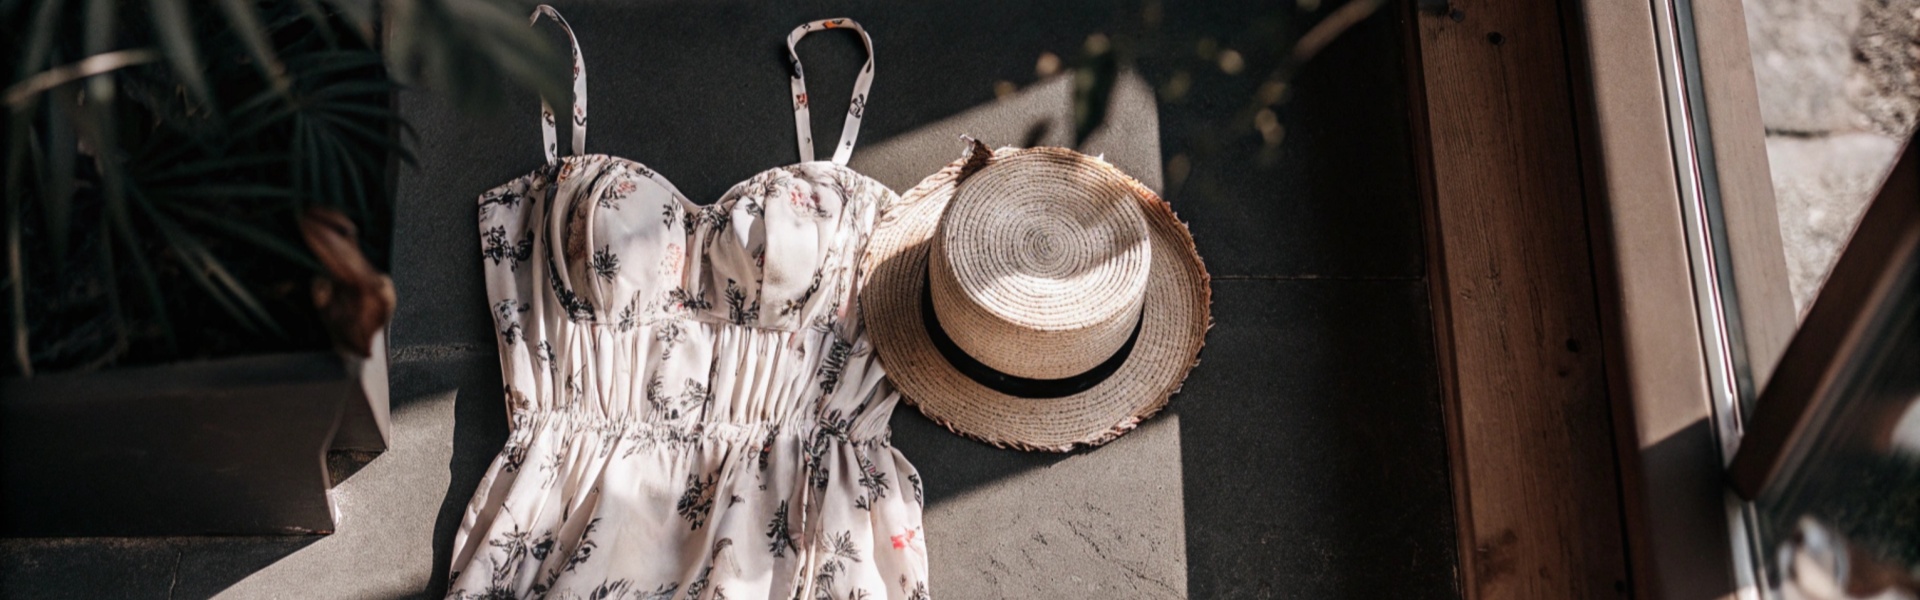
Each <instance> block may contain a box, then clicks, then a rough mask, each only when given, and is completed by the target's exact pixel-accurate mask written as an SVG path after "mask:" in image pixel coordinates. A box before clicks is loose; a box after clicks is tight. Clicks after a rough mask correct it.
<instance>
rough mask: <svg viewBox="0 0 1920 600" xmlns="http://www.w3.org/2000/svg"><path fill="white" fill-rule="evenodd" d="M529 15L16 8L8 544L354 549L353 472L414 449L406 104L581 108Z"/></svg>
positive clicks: (1, 416) (258, 5)
mask: <svg viewBox="0 0 1920 600" xmlns="http://www.w3.org/2000/svg"><path fill="white" fill-rule="evenodd" d="M523 8H524V7H521V6H519V5H518V4H517V3H513V2H509V1H506V0H385V1H383V2H380V3H377V4H375V3H372V2H370V1H366V0H361V1H355V0H280V1H276V0H221V1H220V2H214V3H201V2H191V1H190V0H142V1H127V0H120V1H116V0H71V1H63V0H37V1H35V0H29V1H25V2H3V1H0V22H4V23H5V25H0V29H4V30H6V32H7V33H6V35H4V36H0V39H4V40H6V41H4V42H0V45H4V46H6V49H7V50H9V51H10V52H9V53H7V54H5V56H10V57H17V59H16V61H17V62H16V63H15V64H12V65H6V67H11V68H13V72H12V77H11V78H10V79H9V81H8V85H7V87H6V89H5V94H4V103H5V106H6V108H7V115H6V119H7V120H6V129H5V135H4V137H5V139H4V141H0V152H4V155H0V158H3V159H4V160H0V162H4V168H5V171H4V172H5V178H6V180H5V183H6V186H5V188H6V189H5V202H6V203H5V214H4V219H5V220H4V231H3V232H0V240H4V248H3V249H0V251H3V252H4V256H0V269H3V271H0V306H5V307H6V309H5V312H4V313H0V315H4V317H3V318H0V320H4V321H5V324H4V325H0V331H5V332H6V338H5V340H6V343H5V344H4V345H3V347H4V350H0V356H4V359H5V360H4V361H0V374H4V378H0V466H3V467H4V472H3V473H0V476H4V477H5V481H6V485H5V486H4V487H3V488H0V490H3V491H0V534H4V535H159V534H205V533H229V534H252V533H324V532H328V531H331V529H332V523H333V519H332V514H331V510H330V505H329V503H328V499H327V495H326V490H327V487H328V475H327V471H326V466H325V463H326V453H327V451H328V450H329V449H336V450H358V451H371V452H377V451H380V450H383V449H384V448H385V447H386V442H387V439H388V435H389V433H388V428H387V397H386V395H387V382H386V352H385V344H384V340H383V338H384V334H383V331H384V329H385V326H386V323H387V321H388V319H389V317H390V316H391V314H392V310H393V304H394V298H393V288H392V285H391V283H390V282H389V281H388V280H387V278H386V276H385V275H384V274H382V272H383V271H384V270H385V268H386V264H387V255H388V248H389V239H390V236H391V232H392V223H391V220H392V203H391V191H390V190H391V189H392V186H391V181H392V177H393V175H394V173H395V171H396V168H397V164H398V163H403V162H411V160H412V157H411V155H410V154H409V153H408V152H407V150H406V148H405V146H404V144H403V143H402V140H403V137H402V134H403V133H404V132H406V130H407V126H406V124H405V123H404V122H403V121H402V120H401V119H400V117H399V115H398V114H397V113H396V112H395V111H394V110H393V108H392V106H391V104H392V98H393V93H394V92H395V91H396V90H397V89H399V88H401V87H402V86H404V85H413V84H419V85H423V86H424V87H429V88H434V89H436V90H437V91H441V92H445V93H448V94H452V95H453V96H454V97H456V98H463V99H466V100H467V102H466V103H465V104H466V105H468V106H471V105H473V103H474V102H479V101H483V100H485V99H487V98H492V97H494V96H493V95H492V94H488V93H482V91H483V90H484V89H486V88H488V87H492V86H496V85H498V83H499V81H500V80H501V79H502V76H503V75H504V76H505V77H506V78H509V79H512V80H515V81H518V82H521V83H524V84H527V85H531V86H534V87H535V88H537V89H539V90H540V91H542V92H546V93H549V94H550V95H554V96H556V97H558V96H560V95H563V94H564V93H565V92H564V90H565V88H564V85H563V82H562V81H561V78H559V77H557V76H555V74H560V73H564V72H565V71H564V70H563V69H564V67H559V66H558V65H562V64H564V63H563V62H562V61H563V60H564V59H563V57H562V56H560V55H559V53H558V52H555V51H554V49H553V47H552V46H551V45H549V44H547V43H546V41H545V40H543V39H542V38H540V37H539V36H538V35H536V34H534V33H533V32H532V31H531V30H529V29H528V28H527V26H526V22H525V14H526V12H525V11H524V10H523ZM0 68H4V67H0Z"/></svg>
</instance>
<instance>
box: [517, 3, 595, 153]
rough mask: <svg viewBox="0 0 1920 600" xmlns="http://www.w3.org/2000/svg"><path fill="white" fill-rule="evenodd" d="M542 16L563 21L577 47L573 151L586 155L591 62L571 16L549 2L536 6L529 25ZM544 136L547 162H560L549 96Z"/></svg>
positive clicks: (562, 26) (544, 102)
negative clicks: (569, 22)
mask: <svg viewBox="0 0 1920 600" xmlns="http://www.w3.org/2000/svg"><path fill="white" fill-rule="evenodd" d="M540 15H546V16H547V17H548V18H550V19H553V21H554V22H555V23H559V24H560V29H562V30H564V31H566V32H567V43H568V44H570V45H572V46H573V153H574V154H575V155H580V154H586V153H587V64H586V62H585V61H584V60H582V59H581V57H580V40H579V39H578V38H575V37H573V27H572V26H569V25H567V19H566V18H565V17H561V16H560V11H557V10H554V9H553V7H552V6H548V5H545V4H542V5H540V6H537V7H534V9H533V16H532V17H529V18H528V19H527V25H529V26H531V25H536V24H539V23H540ZM540 137H541V139H542V141H544V142H545V143H546V145H545V146H544V148H545V149H546V151H547V164H553V163H554V162H556V161H558V160H559V157H558V156H557V155H558V153H559V152H558V151H559V148H560V146H559V145H558V144H557V143H556V142H554V133H553V107H552V106H551V105H548V104H547V98H546V97H545V96H541V97H540Z"/></svg>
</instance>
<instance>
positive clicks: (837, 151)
mask: <svg viewBox="0 0 1920 600" xmlns="http://www.w3.org/2000/svg"><path fill="white" fill-rule="evenodd" d="M828 29H851V30H853V32H854V33H858V34H860V43H862V44H865V45H866V47H867V65H866V66H864V67H861V68H860V77H859V78H858V79H855V80H854V82H853V102H852V104H849V105H848V107H847V120H846V123H845V124H844V125H842V126H841V127H840V144H839V146H837V147H835V148H834V150H833V162H835V163H838V164H843V165H844V164H847V159H849V158H853V141H854V138H856V137H859V135H860V119H861V117H864V116H866V113H867V90H868V89H869V88H872V87H873V38H870V37H867V30H866V29H865V28H862V27H861V26H860V24H859V23H856V22H854V20H853V19H822V20H819V21H814V22H812V23H805V24H802V25H801V26H799V27H795V28H794V29H793V33H789V34H787V59H788V60H790V61H791V62H792V64H793V122H794V126H795V127H796V128H798V129H799V133H800V162H811V161H812V160H813V121H812V117H811V113H809V112H808V111H807V105H808V102H807V76H806V73H805V72H804V71H802V70H801V69H800V54H799V53H798V52H795V51H794V46H795V45H796V44H798V43H799V42H800V38H803V37H807V34H809V33H813V32H815V31H824V30H828Z"/></svg>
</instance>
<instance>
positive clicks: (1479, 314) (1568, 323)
mask: <svg viewBox="0 0 1920 600" xmlns="http://www.w3.org/2000/svg"><path fill="white" fill-rule="evenodd" d="M1560 11H1561V7H1560V6H1558V5H1557V4H1556V3H1552V2H1489V1H1485V0H1456V1H1454V2H1453V3H1452V4H1451V6H1450V7H1449V8H1448V9H1447V12H1446V13H1445V14H1433V13H1421V14H1419V15H1418V16H1417V17H1416V19H1417V23H1416V25H1415V28H1416V30H1417V37H1418V40H1417V42H1416V43H1417V51H1418V56H1417V57H1416V58H1415V61H1414V63H1413V65H1412V67H1413V69H1414V71H1415V73H1414V78H1415V79H1416V80H1417V81H1416V82H1415V89H1416V90H1419V91H1420V93H1423V94H1424V106H1425V109H1426V110H1425V114H1424V115H1416V117H1423V118H1424V120H1425V123H1424V127H1423V131H1422V132H1421V135H1424V138H1425V142H1426V146H1425V149H1426V150H1427V151H1428V152H1429V155H1428V157H1427V161H1426V164H1424V165H1423V166H1424V167H1425V168H1426V170H1427V173H1425V175H1426V177H1427V179H1428V182H1429V184H1430V186H1431V187H1430V188H1429V189H1428V190H1427V191H1428V194H1429V198H1428V202H1427V206H1428V210H1427V215H1426V216H1427V222H1428V231H1429V235H1430V239H1429V246H1430V248H1431V252H1430V253H1429V257H1430V260H1429V267H1428V269H1429V274H1430V280H1431V282H1432V286H1431V288H1432V290H1433V306H1434V312H1435V319H1434V321H1435V324H1436V327H1437V328H1438V331H1437V335H1436V339H1437V340H1438V344H1439V345H1440V347H1439V348H1438V352H1439V355H1440V356H1441V357H1442V359H1441V361H1442V368H1443V378H1444V379H1445V381H1443V385H1444V386H1445V389H1446V393H1447V401H1448V403H1449V405H1450V406H1449V417H1450V419H1451V422H1450V423H1449V428H1450V430H1451V431H1450V433H1451V436H1452V438H1453V440H1452V444H1453V450H1454V457H1453V458H1454V464H1455V470H1454V482H1455V483H1454V485H1455V492H1456V493H1455V496H1456V509H1457V512H1458V514H1459V531H1460V535H1461V555H1460V562H1461V581H1462V584H1463V587H1464V590H1463V591H1464V593H1465V595H1466V597H1468V598H1479V599H1492V598H1524V599H1532V598H1602V597H1606V598H1611V597H1617V596H1620V595H1623V594H1625V593H1626V592H1627V591H1628V590H1629V589H1630V583H1629V581H1628V575H1627V573H1628V569H1627V557H1626V550H1625V544H1624V542H1623V541H1622V533H1621V532H1622V517H1621V500H1620V498H1621V492H1620V488H1619V483H1618V480H1617V478H1616V473H1617V469H1616V466H1615V458H1614V446H1613V444H1614V434H1613V424H1612V415H1611V409H1610V405H1609V402H1608V396H1607V387H1606V372H1605V369H1604V365H1603V363H1602V358H1601V357H1602V352H1601V348H1602V343H1601V342H1602V340H1601V337H1600V333H1599V324H1598V316H1597V312H1598V309H1597V301H1596V297H1595V292H1594V289H1595V287H1594V286H1595V284H1594V272H1593V262H1592V255H1591V250H1590V248H1589V245H1588V240H1587V226H1586V215H1587V209H1586V204H1585V202H1586V200H1585V193H1586V188H1585V186H1584V184H1583V182H1582V179H1581V157H1580V151H1581V147H1580V143H1579V140H1578V138H1577V137H1576V135H1575V131H1576V129H1575V122H1576V118H1575V116H1576V113H1575V109H1576V106H1575V104H1574V102H1573V97H1572V93H1573V91H1572V89H1571V84H1570V70H1569V65H1568V51H1567V50H1568V49H1567V41H1566V39H1565V38H1564V37H1563V35H1562V32H1561V24H1562V15H1561V12H1560ZM1416 100H1418V98H1416ZM1416 105H1419V104H1416Z"/></svg>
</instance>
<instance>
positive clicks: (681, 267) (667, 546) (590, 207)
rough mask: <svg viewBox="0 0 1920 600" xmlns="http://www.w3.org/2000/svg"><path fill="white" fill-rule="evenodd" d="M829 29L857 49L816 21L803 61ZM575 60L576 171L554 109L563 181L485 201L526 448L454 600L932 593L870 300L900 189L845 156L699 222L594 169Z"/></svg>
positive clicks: (492, 269)
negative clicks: (869, 243)
mask: <svg viewBox="0 0 1920 600" xmlns="http://www.w3.org/2000/svg"><path fill="white" fill-rule="evenodd" d="M542 14H544V15H547V16H550V17H552V18H554V19H555V20H556V21H560V23H561V25H562V26H563V27H564V26H565V22H564V21H561V20H560V18H559V15H558V14H557V13H555V12H553V11H552V9H551V8H548V7H544V6H543V7H541V8H540V9H539V11H537V12H536V13H535V19H538V17H539V16H540V15H542ZM829 24H831V26H832V27H847V28H849V29H853V30H855V31H859V29H858V26H857V25H854V24H853V23H852V22H851V21H845V20H840V21H837V22H835V21H822V22H815V23H810V24H808V25H805V26H802V27H801V28H800V29H799V30H796V31H795V32H794V34H793V35H791V36H789V49H791V47H792V42H793V41H797V40H798V39H799V37H800V36H802V35H805V33H806V32H808V31H812V30H817V29H822V28H828V27H829ZM569 35H571V31H569ZM861 37H862V38H863V39H864V38H865V33H864V32H861ZM869 48H871V43H870V42H869ZM574 61H575V62H574V71H575V84H574V86H575V94H574V95H575V106H574V119H573V122H574V123H573V126H574V137H573V150H574V155H573V156H568V157H565V158H555V157H554V153H555V152H554V151H555V148H554V144H553V137H554V135H553V119H552V116H551V115H552V112H551V110H550V109H545V110H543V113H544V131H545V135H546V140H547V154H548V157H549V160H550V164H549V165H548V166H547V167H545V168H542V169H540V170H538V171H535V172H533V173H531V174H528V175H526V176H523V177H520V178H519V179H516V180H514V181H512V182H510V183H508V184H506V185H504V186H501V187H499V188H495V189H493V190H491V191H488V192H486V193H485V194H484V195H482V196H481V198H480V201H479V225H480V236H481V242H482V244H481V245H482V260H483V263H484V268H485V271H486V279H487V292H488V300H489V303H490V309H491V311H492V314H493V320H494V323H495V325H496V326H497V333H498V335H499V338H498V339H499V347H500V360H501V370H502V374H503V378H504V379H505V384H506V385H505V394H506V398H507V403H508V410H509V411H510V413H511V424H512V425H511V426H512V431H511V436H510V438H509V440H508V441H507V444H506V447H505V448H503V449H502V450H501V451H500V454H499V456H498V457H496V458H495V459H494V461H493V464H492V466H491V468H490V469H489V470H488V472H487V475H486V477H485V478H484V479H483V480H482V481H481V483H480V486H479V489H477V490H476V491H475V493H474V497H473V500H472V503H471V504H470V505H469V506H468V507H467V511H466V514H465V518H464V519H463V521H462V522H461V526H460V530H459V533H458V534H457V535H456V537H455V540H454V556H453V562H452V565H451V578H450V579H451V582H452V585H451V590H450V591H449V593H448V597H450V598H524V597H544V598H556V599H574V598H583V599H646V600H678V599H692V600H717V599H722V598H727V599H734V600H741V599H781V600H785V599H789V598H802V599H808V600H814V599H880V598H896V599H906V600H922V599H925V598H928V593H927V584H926V575H927V558H926V542H925V536H924V530H923V529H922V526H921V510H922V493H921V486H920V479H919V476H918V475H917V474H916V472H915V471H914V468H913V466H912V465H910V464H908V463H907V461H906V459H905V458H904V457H902V456H901V455H900V453H899V452H898V451H897V450H895V449H894V448H893V447H892V446H891V445H890V444H889V442H888V430H887V420H888V417H889V416H890V415H891V413H892V412H893V408H894V405H895V403H896V402H897V400H898V394H896V393H895V392H894V391H893V390H892V389H891V388H890V387H889V386H888V384H887V382H886V381H885V379H884V377H883V373H882V371H881V369H880V366H879V365H878V363H877V362H876V359H875V355H874V352H873V350H872V348H871V347H870V346H869V345H868V342H867V338H866V337H865V336H864V335H863V334H862V332H861V328H860V317H859V311H858V309H857V307H856V306H855V299H856V298H857V297H858V293H857V290H856V289H855V288H856V287H857V285H858V281H859V273H858V265H859V258H860V254H861V253H862V251H863V249H864V246H865V244H866V240H867V235H868V232H869V231H870V230H871V228H872V226H873V223H874V219H875V214H876V212H877V210H878V209H879V208H880V207H881V205H883V204H884V203H886V202H889V201H891V200H893V199H894V198H895V195H894V193H893V192H892V191H890V190H888V189H887V188H886V187H885V186H884V185H881V184H880V183H878V182H876V181H874V180H872V179H870V178H868V177H866V176H864V175H861V174H859V173H856V172H854V171H853V170H851V169H849V168H847V167H846V166H845V164H844V163H845V157H844V155H842V154H840V153H838V152H837V153H836V157H835V158H836V160H835V161H832V162H827V161H819V162H813V161H808V162H803V163H801V164H797V165H793V166H789V167H783V168H778V169H773V170H769V171H766V172H763V173H761V174H759V175H756V176H754V177H753V178H752V179H750V180H748V181H746V182H744V183H741V184H739V185H736V186H734V187H733V189H732V190H731V191H729V192H728V193H727V194H726V196H725V197H723V198H722V199H721V200H719V201H718V202H716V203H713V204H711V205H707V206H700V205H696V204H694V203H692V202H690V201H688V200H687V199H686V198H685V197H684V196H682V195H681V194H680V193H679V192H678V191H677V190H676V189H675V188H674V186H673V185H672V184H671V183H669V182H668V181H667V180H666V179H665V178H663V177H661V176H660V175H658V174H656V173H654V172H653V171H651V170H649V169H648V168H647V167H645V166H642V165H641V164H639V163H637V162H633V161H629V160H625V159H621V158H616V157H610V156H605V155H586V154H584V153H583V151H582V149H583V146H584V139H585V126H586V109H585V98H586V94H585V82H584V77H583V76H582V69H581V60H580V57H579V49H578V47H577V45H576V47H575V50H574ZM795 64H796V65H797V64H798V61H797V60H796V61H795ZM871 72H872V62H871V58H869V62H868V63H867V67H866V69H864V70H863V73H862V75H861V78H860V84H859V86H858V89H857V93H858V95H859V96H860V97H861V99H862V102H858V103H856V104H855V106H856V107H860V106H863V105H864V97H865V93H866V88H867V82H868V78H869V77H870V76H871ZM794 74H795V79H796V82H795V88H796V89H799V90H801V91H800V92H799V94H798V97H796V98H795V106H796V112H799V110H801V109H800V108H799V107H802V106H804V100H803V99H802V98H803V97H804V83H803V82H801V81H799V69H798V68H797V67H796V68H795V70H794ZM543 109H544V106H543ZM856 110H858V108H856ZM800 121H801V122H805V117H804V115H802V116H801V118H800ZM849 121H850V126H849V128H848V135H846V136H845V137H844V138H843V139H844V140H845V143H843V144H842V145H841V146H842V147H843V148H847V149H850V148H851V143H850V142H851V140H852V135H851V132H852V127H853V126H857V124H858V115H857V113H856V114H855V115H850V116H849ZM808 137H809V136H808V135H806V132H804V131H803V132H802V135H801V138H802V140H804V141H803V146H802V147H803V151H802V154H803V158H811V157H810V154H811V152H810V151H811V140H810V139H808Z"/></svg>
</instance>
